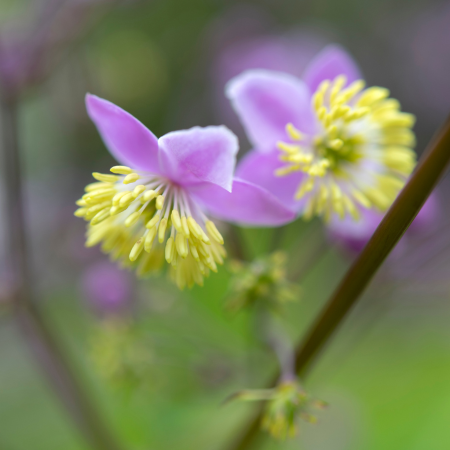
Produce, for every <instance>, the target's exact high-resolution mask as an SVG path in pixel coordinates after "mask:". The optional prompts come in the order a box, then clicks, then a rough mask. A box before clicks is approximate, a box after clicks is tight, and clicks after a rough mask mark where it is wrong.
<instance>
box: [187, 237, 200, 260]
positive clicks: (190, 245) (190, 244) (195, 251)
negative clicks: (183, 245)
mask: <svg viewBox="0 0 450 450" xmlns="http://www.w3.org/2000/svg"><path fill="white" fill-rule="evenodd" d="M189 249H190V251H191V254H192V256H193V258H194V259H195V260H196V261H200V256H199V254H198V251H197V247H196V246H195V245H192V242H191V241H189Z"/></svg>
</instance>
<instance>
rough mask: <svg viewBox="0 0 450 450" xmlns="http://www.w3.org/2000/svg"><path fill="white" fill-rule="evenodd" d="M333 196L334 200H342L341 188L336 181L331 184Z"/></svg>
mask: <svg viewBox="0 0 450 450" xmlns="http://www.w3.org/2000/svg"><path fill="white" fill-rule="evenodd" d="M331 197H332V198H333V200H340V199H341V198H342V191H341V188H340V187H339V186H338V185H337V184H336V183H332V184H331Z"/></svg>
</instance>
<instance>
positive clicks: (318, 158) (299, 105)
mask: <svg viewBox="0 0 450 450" xmlns="http://www.w3.org/2000/svg"><path fill="white" fill-rule="evenodd" d="M226 93H227V96H228V97H229V98H230V100H231V102H232V104H233V106H234V108H235V110H236V112H237V113H238V115H239V117H240V119H241V121H242V123H243V125H244V127H245V128H246V131H247V134H248V137H249V139H250V141H251V142H252V143H253V145H254V146H255V149H254V150H253V151H252V152H251V153H250V154H249V155H247V156H246V157H245V158H244V160H243V161H242V163H241V165H240V167H239V168H238V171H237V174H238V175H239V176H240V177H241V178H243V179H247V180H250V181H252V182H254V183H257V184H260V185H262V186H264V187H266V188H267V189H268V190H270V191H271V192H272V193H274V194H275V195H276V196H277V197H278V198H280V199H281V200H282V201H283V202H284V203H285V204H286V205H287V206H289V207H291V208H293V209H296V210H300V211H301V212H302V214H303V215H304V216H305V217H306V218H309V217H311V216H313V215H319V216H323V217H324V218H325V220H329V219H330V218H331V217H332V216H333V215H337V216H339V217H340V218H344V217H345V216H346V215H350V216H351V217H353V219H358V218H359V216H360V209H361V208H369V209H372V208H375V209H377V210H379V211H384V210H386V209H387V208H388V207H389V206H390V204H391V203H392V201H393V200H394V199H395V197H396V195H397V194H398V192H399V190H400V189H401V188H402V186H403V185H404V182H405V180H406V178H407V176H408V175H409V174H410V173H411V171H412V169H413V168H414V165H415V154H414V152H413V150H412V149H411V147H412V146H413V145H414V141H415V138H414V134H413V132H412V131H411V127H412V126H413V124H414V117H413V116H412V115H411V114H406V113H402V112H400V105H399V103H398V101H396V100H394V99H390V98H389V91H388V90H387V89H384V88H381V87H371V88H365V83H364V81H363V80H362V79H361V75H360V73H359V70H358V68H357V67H356V65H355V63H354V62H353V61H352V59H351V58H350V57H349V56H348V55H347V53H346V52H345V51H344V50H342V49H341V48H339V47H337V46H329V47H327V48H325V49H324V50H323V51H322V52H321V53H320V54H319V55H318V56H316V58H315V59H314V60H313V61H312V62H311V63H310V65H309V66H308V67H307V68H306V70H305V73H304V76H303V80H300V79H298V78H295V77H293V76H291V75H288V74H285V73H281V72H272V71H267V70H250V71H246V72H244V73H243V74H241V75H239V76H237V77H236V78H234V79H233V80H231V81H230V83H229V84H228V86H227V89H226Z"/></svg>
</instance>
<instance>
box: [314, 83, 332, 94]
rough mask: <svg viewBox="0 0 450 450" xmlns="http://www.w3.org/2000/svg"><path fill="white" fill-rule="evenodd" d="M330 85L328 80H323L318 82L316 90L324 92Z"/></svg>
mask: <svg viewBox="0 0 450 450" xmlns="http://www.w3.org/2000/svg"><path fill="white" fill-rule="evenodd" d="M329 87H330V80H324V81H322V82H321V83H320V84H319V87H318V89H317V92H320V93H321V94H322V95H323V94H325V92H326V91H327V90H328V88H329Z"/></svg>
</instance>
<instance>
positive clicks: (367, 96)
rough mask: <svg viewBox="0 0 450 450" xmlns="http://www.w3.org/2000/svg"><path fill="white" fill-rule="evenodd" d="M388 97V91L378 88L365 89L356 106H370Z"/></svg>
mask: <svg viewBox="0 0 450 450" xmlns="http://www.w3.org/2000/svg"><path fill="white" fill-rule="evenodd" d="M388 96H389V90H387V89H385V88H380V87H371V88H368V89H366V90H365V91H364V92H363V93H362V94H361V96H360V97H359V99H358V101H357V102H356V105H357V106H372V105H373V104H374V103H376V102H379V101H381V100H383V99H385V98H386V97H388Z"/></svg>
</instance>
